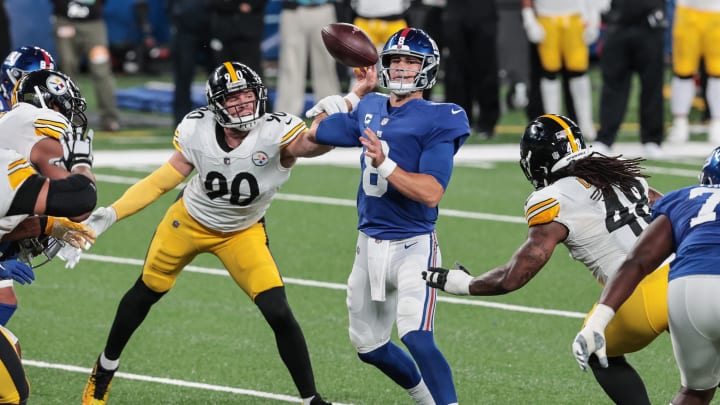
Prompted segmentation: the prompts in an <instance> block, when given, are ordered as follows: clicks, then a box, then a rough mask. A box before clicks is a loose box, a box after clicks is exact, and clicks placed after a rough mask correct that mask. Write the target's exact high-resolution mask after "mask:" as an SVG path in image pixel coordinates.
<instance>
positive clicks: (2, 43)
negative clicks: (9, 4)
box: [0, 0, 11, 55]
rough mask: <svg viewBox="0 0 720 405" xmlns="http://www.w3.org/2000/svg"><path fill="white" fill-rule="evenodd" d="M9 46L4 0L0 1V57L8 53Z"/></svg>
mask: <svg viewBox="0 0 720 405" xmlns="http://www.w3.org/2000/svg"><path fill="white" fill-rule="evenodd" d="M10 46H11V41H10V20H9V19H8V15H7V9H6V8H5V0H0V55H7V54H8V53H10Z"/></svg>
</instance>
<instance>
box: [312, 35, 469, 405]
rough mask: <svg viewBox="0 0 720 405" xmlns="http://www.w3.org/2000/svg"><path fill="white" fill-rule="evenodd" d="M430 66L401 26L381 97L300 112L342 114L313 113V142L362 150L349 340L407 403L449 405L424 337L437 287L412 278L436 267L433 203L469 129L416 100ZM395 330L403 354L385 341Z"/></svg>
mask: <svg viewBox="0 0 720 405" xmlns="http://www.w3.org/2000/svg"><path fill="white" fill-rule="evenodd" d="M439 62H440V54H439V52H438V48H437V46H436V45H435V42H434V41H433V40H432V38H430V36H428V35H427V34H426V33H425V32H424V31H422V30H419V29H416V28H404V29H402V30H400V31H398V32H397V33H395V34H393V35H392V36H391V37H390V39H388V41H387V43H386V44H385V46H384V48H383V50H382V52H381V53H380V63H379V65H378V67H377V68H378V69H379V75H378V80H379V84H380V87H383V88H385V89H387V90H389V91H390V94H389V95H386V94H378V93H371V94H367V95H365V96H364V97H363V98H362V99H361V100H360V98H359V97H358V95H359V94H353V93H351V94H349V95H348V96H346V97H345V98H346V99H347V101H348V102H349V104H350V105H349V106H348V105H347V103H345V102H344V101H345V100H342V98H340V101H341V102H340V103H339V105H335V107H336V108H331V107H332V105H331V104H332V103H330V102H329V101H328V100H326V99H324V100H321V101H320V102H319V103H318V105H316V106H315V107H313V109H311V110H310V111H308V114H307V115H309V116H312V115H313V113H317V112H319V111H323V112H325V113H332V112H345V113H335V114H331V115H329V116H328V117H327V118H325V115H318V117H317V118H316V119H315V122H314V123H313V129H314V130H315V131H316V132H315V136H316V140H317V142H318V143H321V144H326V145H333V146H362V148H363V150H362V155H361V156H360V168H361V176H360V185H359V187H358V193H357V210H358V217H359V221H358V230H359V231H360V233H359V236H358V241H357V246H356V249H355V252H356V253H355V262H354V264H353V268H352V272H351V274H350V276H349V279H348V297H347V304H348V311H349V318H350V339H351V341H352V343H353V345H354V346H355V348H356V350H357V352H358V355H359V357H360V359H361V360H362V361H364V362H366V363H369V364H372V365H374V366H375V367H377V368H379V369H380V370H381V371H382V372H383V373H385V374H386V375H387V376H388V377H390V378H391V379H392V380H393V381H395V383H397V384H398V385H400V386H401V387H403V388H405V389H406V390H407V392H408V393H409V394H410V395H411V396H412V398H413V399H414V400H415V402H416V403H418V404H434V403H436V404H438V405H440V404H442V405H446V404H453V403H457V395H456V392H455V387H454V383H453V378H452V372H451V369H450V366H449V365H448V363H447V361H446V360H445V357H444V356H443V354H442V353H441V352H440V350H439V349H438V348H437V346H436V345H435V341H434V337H433V322H434V314H435V304H436V294H437V290H436V289H434V288H430V287H428V286H426V285H425V283H424V282H423V280H422V278H421V277H420V274H421V272H422V271H423V270H425V269H426V268H427V267H428V266H429V265H433V264H439V263H440V262H441V257H440V250H439V246H438V241H437V236H436V234H435V222H436V221H437V217H438V204H439V202H440V200H441V198H442V196H443V194H444V192H445V190H446V188H447V186H448V183H449V181H450V176H451V174H452V169H453V156H454V155H455V153H456V152H457V151H458V149H459V148H460V146H461V145H462V144H463V142H465V140H466V139H467V137H468V135H469V133H470V126H469V123H468V118H467V115H466V113H465V110H463V109H462V108H461V107H460V106H458V105H456V104H446V103H433V102H430V101H426V100H423V98H422V94H423V90H425V89H429V88H431V87H432V86H433V85H434V84H435V81H436V77H437V72H438V67H439ZM374 72H375V67H370V68H368V69H367V74H368V75H372V74H373V73H374ZM331 97H337V98H339V96H331ZM348 107H352V111H350V112H349V113H348V112H347V110H348V109H349V108H348ZM318 122H319V124H318ZM395 324H396V325H397V330H398V336H399V337H400V339H401V340H402V342H403V343H404V344H405V346H407V348H408V349H409V352H410V355H408V354H407V353H406V352H405V351H404V350H403V349H401V348H400V347H399V346H398V345H396V344H395V343H393V342H392V341H391V340H390V336H391V333H392V329H393V326H394V325H395ZM418 369H419V371H418Z"/></svg>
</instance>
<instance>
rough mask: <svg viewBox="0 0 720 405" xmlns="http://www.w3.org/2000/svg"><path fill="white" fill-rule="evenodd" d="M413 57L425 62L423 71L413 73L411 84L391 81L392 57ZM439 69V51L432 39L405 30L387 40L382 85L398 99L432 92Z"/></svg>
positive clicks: (413, 31)
mask: <svg viewBox="0 0 720 405" xmlns="http://www.w3.org/2000/svg"><path fill="white" fill-rule="evenodd" d="M397 55H405V56H414V57H416V58H419V59H420V60H421V61H422V64H421V67H420V71H419V72H412V73H413V74H415V80H413V82H412V83H402V82H401V81H390V61H391V60H392V58H393V56H397ZM439 69H440V51H439V50H438V47H437V44H435V41H434V40H433V39H432V38H430V35H428V34H427V33H425V31H423V30H421V29H418V28H403V29H401V30H400V31H398V32H396V33H395V34H393V35H392V36H391V37H390V39H388V40H387V42H386V43H385V46H384V47H383V49H382V51H381V52H380V72H379V73H378V75H379V85H380V87H383V88H385V89H388V90H390V91H391V92H392V93H395V94H397V95H405V94H409V93H412V92H415V91H421V90H425V89H429V88H431V87H432V86H433V85H435V82H436V81H437V76H438V70H439Z"/></svg>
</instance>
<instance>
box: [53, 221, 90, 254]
mask: <svg viewBox="0 0 720 405" xmlns="http://www.w3.org/2000/svg"><path fill="white" fill-rule="evenodd" d="M51 218H52V219H51ZM48 221H52V228H51V229H50V236H52V237H54V238H55V239H57V240H61V241H63V242H65V243H67V244H69V245H70V246H72V247H74V248H77V249H85V250H87V249H90V246H92V244H93V243H95V238H96V236H95V231H93V230H92V229H91V228H90V227H89V226H87V225H85V224H81V223H78V222H73V221H71V220H69V219H67V218H62V217H48Z"/></svg>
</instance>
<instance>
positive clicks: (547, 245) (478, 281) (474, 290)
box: [423, 222, 567, 295]
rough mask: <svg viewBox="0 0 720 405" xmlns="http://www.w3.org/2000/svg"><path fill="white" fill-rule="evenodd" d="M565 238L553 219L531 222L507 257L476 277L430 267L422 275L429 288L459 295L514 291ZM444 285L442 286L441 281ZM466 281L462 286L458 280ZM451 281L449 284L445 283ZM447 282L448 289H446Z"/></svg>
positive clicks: (523, 283) (564, 229) (540, 265)
mask: <svg viewBox="0 0 720 405" xmlns="http://www.w3.org/2000/svg"><path fill="white" fill-rule="evenodd" d="M566 237H567V229H566V228H565V226H563V225H561V224H559V223H557V222H549V223H547V224H542V225H535V226H532V227H530V229H529V230H528V237H527V239H526V240H525V243H523V244H522V245H521V246H520V247H519V248H518V250H517V251H515V253H514V254H513V256H512V257H511V258H510V260H509V261H508V262H507V263H505V264H503V265H501V266H498V267H496V268H494V269H492V270H489V271H487V272H485V273H483V274H481V275H479V276H476V277H470V276H469V273H468V274H465V275H463V274H462V271H465V272H467V270H466V269H465V268H464V267H462V268H460V269H459V270H454V269H450V270H446V269H442V268H430V269H428V271H427V272H423V278H424V279H425V281H426V282H427V284H428V285H429V286H430V287H435V288H442V289H443V290H445V291H447V292H449V293H452V294H459V295H462V294H464V295H467V294H470V295H501V294H506V293H509V292H511V291H515V290H517V289H519V288H521V287H523V286H524V285H525V284H527V283H528V282H529V281H530V280H531V279H532V278H533V277H535V275H536V274H537V273H539V272H540V270H542V268H543V266H545V264H546V263H547V262H548V260H550V258H551V257H552V254H553V251H554V250H555V246H557V245H558V244H559V243H561V242H562V241H563V240H565V238H566ZM444 280H447V281H446V282H445V285H444V286H443V281H444ZM463 282H464V283H467V285H466V286H463V285H462V283H463ZM448 283H451V284H448ZM448 285H451V287H450V288H451V289H452V291H451V290H448V289H447V288H448Z"/></svg>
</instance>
